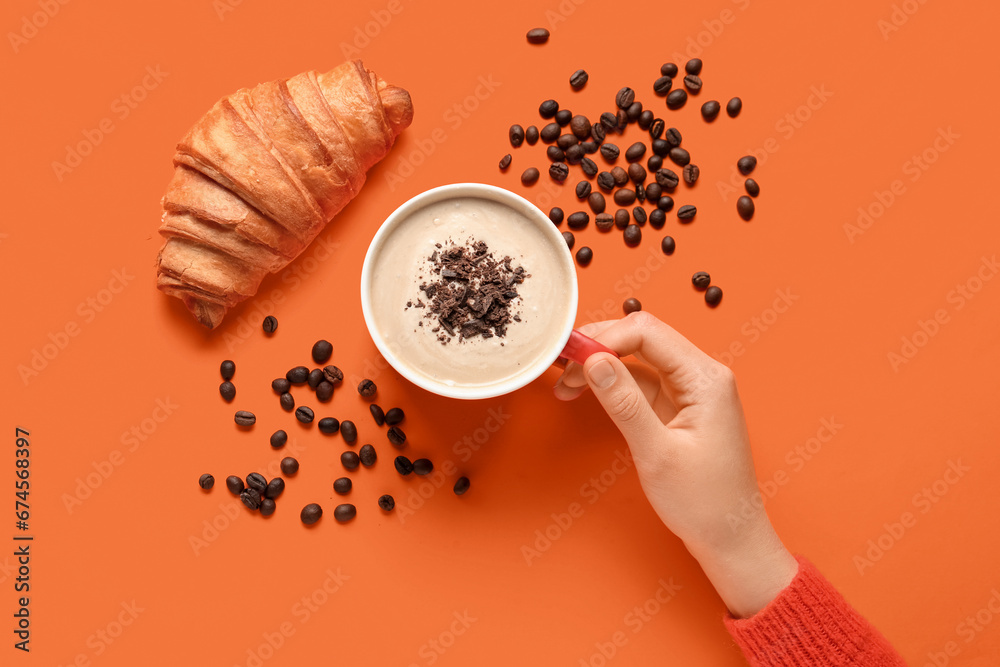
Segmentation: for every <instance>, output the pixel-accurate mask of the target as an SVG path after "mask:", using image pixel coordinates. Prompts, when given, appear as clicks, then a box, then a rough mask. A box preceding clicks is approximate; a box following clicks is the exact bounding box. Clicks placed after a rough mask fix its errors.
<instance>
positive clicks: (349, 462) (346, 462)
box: [340, 450, 361, 470]
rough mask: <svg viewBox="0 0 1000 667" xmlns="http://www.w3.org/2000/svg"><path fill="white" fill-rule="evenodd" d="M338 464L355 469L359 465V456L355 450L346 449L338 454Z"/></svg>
mask: <svg viewBox="0 0 1000 667" xmlns="http://www.w3.org/2000/svg"><path fill="white" fill-rule="evenodd" d="M340 464H341V465H342V466H344V467H345V468H346V469H348V470H355V469H357V467H358V466H359V465H361V457H359V456H358V455H357V453H356V452H352V451H350V450H348V451H346V452H343V453H342V454H341V455H340Z"/></svg>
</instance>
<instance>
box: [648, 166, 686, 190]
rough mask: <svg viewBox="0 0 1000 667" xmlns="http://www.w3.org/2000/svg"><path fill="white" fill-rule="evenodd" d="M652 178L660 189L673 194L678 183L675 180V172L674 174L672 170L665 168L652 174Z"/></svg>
mask: <svg viewBox="0 0 1000 667" xmlns="http://www.w3.org/2000/svg"><path fill="white" fill-rule="evenodd" d="M653 177H654V178H655V179H656V183H657V184H658V185H659V186H660V187H661V188H663V189H664V190H668V191H670V192H673V190H674V189H675V188H676V187H677V184H678V183H679V182H680V180H679V179H678V178H677V174H676V172H674V170H673V169H667V168H666V167H663V168H661V169H658V170H657V171H656V173H655V174H653Z"/></svg>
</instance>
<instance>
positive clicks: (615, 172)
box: [611, 167, 628, 187]
mask: <svg viewBox="0 0 1000 667" xmlns="http://www.w3.org/2000/svg"><path fill="white" fill-rule="evenodd" d="M611 176H612V178H614V179H615V185H617V186H618V187H621V186H623V185H625V184H626V183H628V172H627V171H625V170H624V169H622V168H621V167H615V168H614V169H612V170H611Z"/></svg>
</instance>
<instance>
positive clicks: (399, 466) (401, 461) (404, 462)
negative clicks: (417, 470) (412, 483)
mask: <svg viewBox="0 0 1000 667" xmlns="http://www.w3.org/2000/svg"><path fill="white" fill-rule="evenodd" d="M392 463H393V465H394V466H395V467H396V472H398V473H399V474H400V475H403V476H406V475H409V474H410V473H411V472H413V463H411V462H410V459H408V458H406V457H405V456H397V457H396V460H394V461H393V462H392Z"/></svg>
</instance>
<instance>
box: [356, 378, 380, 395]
mask: <svg viewBox="0 0 1000 667" xmlns="http://www.w3.org/2000/svg"><path fill="white" fill-rule="evenodd" d="M376 391H378V387H376V386H375V383H374V382H372V381H371V380H369V379H368V378H365V379H364V380H362V381H361V382H359V383H358V393H359V394H361V395H362V396H364V397H365V398H371V397H372V396H374V395H375V392H376Z"/></svg>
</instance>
